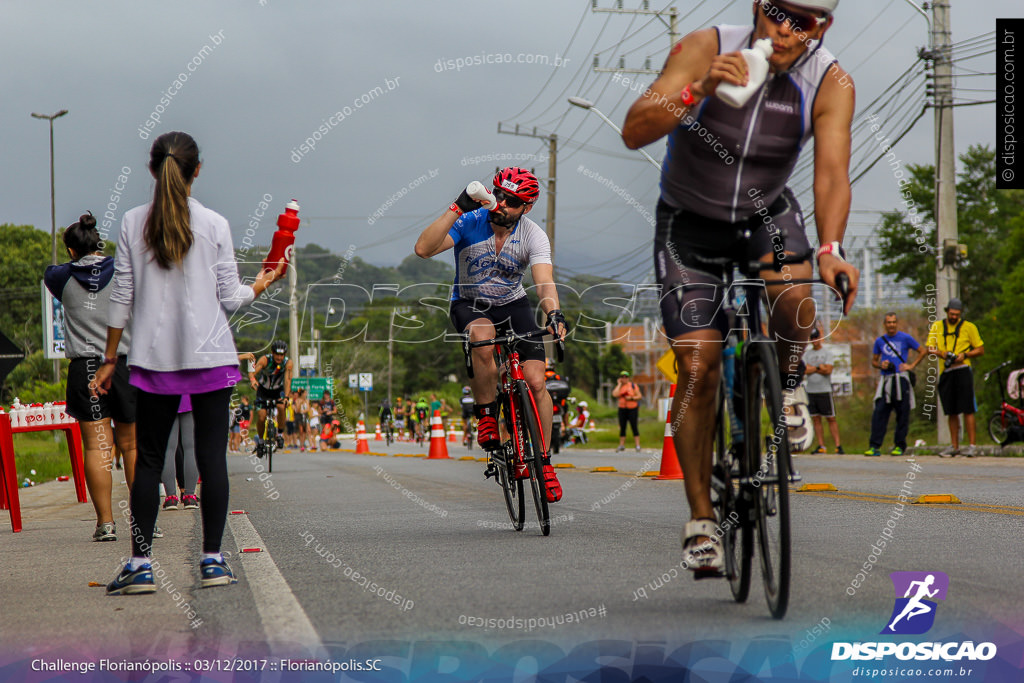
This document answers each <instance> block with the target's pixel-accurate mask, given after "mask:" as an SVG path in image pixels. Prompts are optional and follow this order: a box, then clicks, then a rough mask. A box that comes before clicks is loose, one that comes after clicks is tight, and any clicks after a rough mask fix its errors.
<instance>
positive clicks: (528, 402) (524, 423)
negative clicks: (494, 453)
mask: <svg viewBox="0 0 1024 683" xmlns="http://www.w3.org/2000/svg"><path fill="white" fill-rule="evenodd" d="M516 394H517V398H518V403H519V406H518V409H519V416H520V418H521V422H520V425H519V426H520V429H521V430H522V436H523V438H522V441H521V443H522V444H523V457H524V459H525V461H526V463H527V465H528V466H529V468H530V488H531V489H532V490H533V504H534V507H536V509H537V523H538V524H540V531H541V533H542V534H543V535H544V536H550V535H551V513H550V510H549V509H548V491H547V486H546V484H545V483H544V442H543V441H541V438H540V434H541V431H540V416H539V415H538V414H537V404H536V403H535V402H534V400H533V394H531V393H530V387H529V386H527V384H526V382H525V381H523V380H519V381H518V382H516ZM513 442H514V443H520V441H519V440H515V439H514V440H513Z"/></svg>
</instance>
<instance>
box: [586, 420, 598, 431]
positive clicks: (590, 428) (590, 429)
mask: <svg viewBox="0 0 1024 683" xmlns="http://www.w3.org/2000/svg"><path fill="white" fill-rule="evenodd" d="M587 431H588V432H594V431H597V425H596V424H594V421H593V420H591V421H590V426H589V427H587Z"/></svg>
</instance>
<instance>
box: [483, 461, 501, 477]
mask: <svg viewBox="0 0 1024 683" xmlns="http://www.w3.org/2000/svg"><path fill="white" fill-rule="evenodd" d="M497 476H498V468H497V467H495V466H494V463H493V462H489V463H487V469H486V470H484V479H490V478H491V477H497Z"/></svg>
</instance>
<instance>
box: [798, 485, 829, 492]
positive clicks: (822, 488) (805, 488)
mask: <svg viewBox="0 0 1024 683" xmlns="http://www.w3.org/2000/svg"><path fill="white" fill-rule="evenodd" d="M838 490H839V489H837V488H836V487H835V486H833V485H832V484H804V485H803V486H801V487H800V488H798V489H797V491H798V492H799V491H838Z"/></svg>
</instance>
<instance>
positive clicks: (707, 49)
mask: <svg viewBox="0 0 1024 683" xmlns="http://www.w3.org/2000/svg"><path fill="white" fill-rule="evenodd" d="M717 54H718V32H717V31H716V30H715V29H713V28H707V29H702V30H700V31H694V32H693V33H691V34H689V35H687V36H686V37H684V38H683V39H682V40H681V41H679V42H678V43H676V45H675V47H673V48H672V51H671V53H669V56H668V59H667V60H666V61H665V68H664V69H662V71H661V75H659V76H658V78H657V79H656V80H655V81H654V83H652V84H651V87H650V88H648V89H647V91H646V92H644V93H643V94H642V95H641V96H640V97H639V98H638V99H637V101H636V102H634V103H633V106H631V107H630V108H629V112H628V113H627V114H626V121H625V123H624V124H623V125H622V141H623V142H625V143H626V147H629V148H630V149H638V148H640V147H643V146H644V145H649V144H651V143H652V142H654V141H655V140H659V139H661V138H663V137H664V136H666V135H668V134H669V133H671V132H672V130H673V129H675V127H676V126H678V125H679V120H680V119H681V118H682V117H683V115H684V114H685V112H686V111H687V108H686V107H685V106H683V103H682V101H681V100H680V99H679V94H680V93H681V92H682V90H683V88H685V87H686V86H687V85H688V84H690V83H693V82H694V81H698V80H700V81H701V83H699V84H698V85H696V86H695V87H694V88H693V89H691V92H692V93H693V95H694V96H695V97H696V98H697V100H698V101H699V100H700V99H702V98H703V97H704V96H706V95H708V94H710V93H712V92H714V88H715V87H717V85H718V81H719V80H721V78H720V77H719V78H718V79H717V80H712V79H710V76H711V74H710V72H709V69H710V67H711V63H712V60H713V59H714V58H715V57H716V55H717ZM740 61H742V60H740ZM733 68H734V77H735V79H737V80H738V79H739V78H740V77H741V75H742V72H740V71H739V69H740V67H735V66H734V67H733ZM742 68H743V69H745V68H746V62H743V67H742Z"/></svg>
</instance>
